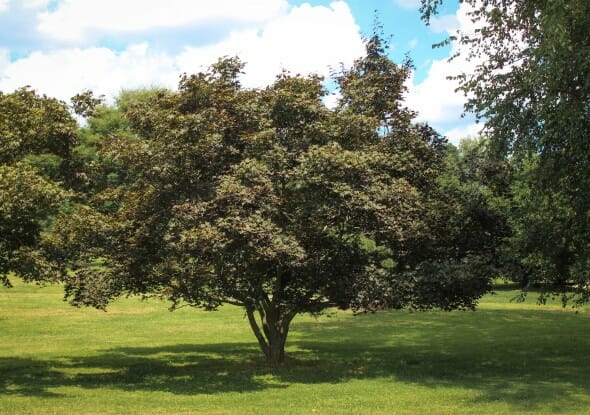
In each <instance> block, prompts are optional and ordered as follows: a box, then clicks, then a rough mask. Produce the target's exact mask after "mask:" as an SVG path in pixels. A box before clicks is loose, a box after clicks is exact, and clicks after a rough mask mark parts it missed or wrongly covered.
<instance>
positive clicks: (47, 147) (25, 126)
mask: <svg viewBox="0 0 590 415" xmlns="http://www.w3.org/2000/svg"><path fill="white" fill-rule="evenodd" d="M76 130H77V125H76V122H75V120H74V119H73V117H72V116H71V114H70V113H69V110H68V107H67V105H66V104H64V103H63V102H60V101H57V100H55V99H53V98H48V97H46V96H39V95H38V94H36V93H35V91H33V90H31V89H28V88H22V89H19V90H16V91H14V92H13V93H10V94H4V93H2V92H0V280H1V281H2V282H4V284H7V285H8V284H10V282H9V280H8V273H9V272H11V271H14V272H17V273H18V274H19V275H21V276H22V277H24V278H25V279H35V280H40V279H47V278H51V279H54V278H55V276H56V268H55V264H52V263H51V262H49V261H47V256H46V255H45V253H44V252H43V250H42V249H41V248H40V245H39V242H40V237H41V230H42V229H43V227H44V225H45V224H46V221H47V219H48V218H49V216H50V215H52V214H55V213H56V209H57V207H58V206H59V204H60V202H61V201H63V200H64V198H65V196H66V192H65V191H64V190H63V188H62V187H60V186H59V184H58V183H57V182H56V181H57V180H61V181H66V180H68V177H70V176H71V174H70V171H71V151H72V148H73V146H74V145H75V144H76V140H77V137H76Z"/></svg>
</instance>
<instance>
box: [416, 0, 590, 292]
mask: <svg viewBox="0 0 590 415" xmlns="http://www.w3.org/2000/svg"><path fill="white" fill-rule="evenodd" d="M441 3H442V0H423V1H422V12H423V17H424V19H425V20H426V21H428V20H429V19H430V18H431V16H432V15H433V14H434V13H436V11H437V7H438V6H439V5H440V4H441ZM465 3H467V4H469V5H470V6H472V9H471V12H470V13H469V16H470V17H471V19H472V21H473V22H474V27H476V28H477V29H476V30H475V32H474V33H458V34H457V36H454V37H452V38H451V39H449V41H456V42H457V43H458V45H459V47H460V53H462V54H463V55H464V56H466V57H467V58H468V59H471V60H475V61H476V62H478V65H477V66H476V68H475V71H474V72H472V73H463V74H458V76H457V79H458V80H459V84H460V88H459V89H460V90H462V91H464V92H465V93H466V95H467V97H468V101H467V105H466V110H468V111H471V112H473V113H475V114H476V116H477V117H478V118H479V119H481V120H483V121H484V122H485V128H486V133H487V135H488V136H489V137H490V139H491V144H492V146H493V147H494V149H495V150H497V151H500V152H501V153H503V154H505V155H508V156H511V157H512V158H513V160H514V162H515V163H517V167H518V169H519V170H521V171H522V176H521V179H522V178H525V177H526V178H525V179H524V180H525V184H522V185H520V187H521V189H520V190H522V191H523V193H521V194H520V195H517V196H516V197H517V198H519V201H517V204H518V205H520V208H518V209H519V211H517V212H516V213H517V216H516V217H517V218H520V219H515V220H517V221H519V220H522V222H518V223H515V226H516V228H518V229H520V230H519V235H520V237H519V239H520V241H521V243H520V244H521V247H522V246H523V245H522V244H524V241H528V242H526V244H527V245H528V248H527V249H525V250H524V251H522V250H521V252H529V253H532V252H537V253H539V252H543V251H547V249H548V246H549V245H551V244H549V245H546V244H547V241H548V240H549V239H551V241H552V242H555V241H559V240H563V241H564V242H563V248H558V247H557V246H554V248H555V249H556V251H557V252H561V253H562V254H557V256H555V255H549V256H547V255H543V258H544V259H543V261H548V263H547V266H544V267H543V268H544V269H545V270H546V272H543V274H544V275H545V277H543V278H542V280H544V281H545V282H547V283H551V281H553V283H555V282H557V283H563V282H566V281H567V282H573V281H576V282H577V283H578V286H580V281H581V280H583V281H586V282H585V283H583V284H581V286H588V284H587V282H588V271H587V267H586V265H587V260H586V259H584V258H588V257H589V255H590V253H589V249H590V248H589V247H590V239H588V235H590V233H589V232H588V231H589V230H590V229H589V222H588V218H589V212H590V192H589V191H588V189H590V176H589V175H588V174H587V172H588V171H590V145H589V141H588V136H589V135H590V110H589V108H590V84H589V83H588V79H590V59H589V56H590V3H589V2H588V1H586V0H519V1H516V0H510V1H506V0H492V1H479V0H468V1H465ZM531 163H532V165H534V167H533V168H531ZM521 179H519V180H521ZM525 188H526V190H524V189H525ZM525 194H528V195H529V196H532V199H533V200H535V202H531V203H528V202H527V203H526V205H527V206H528V207H527V208H526V209H525V210H526V211H527V212H528V213H527V214H524V215H523V214H521V213H519V212H522V209H523V203H524V200H525V199H523V198H522V197H524V195H525ZM539 198H543V199H544V200H543V201H542V200H539ZM566 211H567V212H569V213H567V214H565V212H566ZM534 212H536V213H534ZM534 215H538V217H539V218H541V217H542V218H543V220H542V221H541V220H536V221H535V222H536V223H537V225H538V226H530V225H531V223H530V220H531V219H532V218H533V216H534ZM563 215H565V216H567V220H565V217H564V216H563ZM553 216H559V217H562V219H563V220H561V219H560V220H558V221H557V222H559V223H561V225H558V226H554V225H555V220H554V219H553V218H552V217H553ZM543 221H545V222H544V223H542V222H543ZM547 221H548V222H547ZM529 232H530V233H529ZM527 234H528V235H527ZM566 241H567V242H566ZM531 244H532V245H531ZM566 253H567V254H566ZM526 255H527V256H528V254H526ZM576 258H579V259H580V260H578V259H576ZM580 261H581V262H580ZM582 264H586V265H582ZM550 269H552V271H549V270H550ZM550 275H551V276H550Z"/></svg>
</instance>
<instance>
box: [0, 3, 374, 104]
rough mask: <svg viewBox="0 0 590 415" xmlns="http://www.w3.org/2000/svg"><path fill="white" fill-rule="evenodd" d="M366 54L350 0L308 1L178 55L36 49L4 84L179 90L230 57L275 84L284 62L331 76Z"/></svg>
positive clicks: (1, 69)
mask: <svg viewBox="0 0 590 415" xmlns="http://www.w3.org/2000/svg"><path fill="white" fill-rule="evenodd" d="M121 3H125V2H121ZM64 4H66V3H64ZM68 4H69V3H68ZM100 4H104V3H100ZM277 4H278V3H277ZM362 53H363V44H362V40H361V36H360V33H359V27H358V26H357V25H356V23H355V21H354V19H353V17H352V14H351V11H350V9H349V8H348V6H347V5H346V3H345V2H343V1H336V2H333V3H332V4H330V6H329V7H324V6H316V7H312V6H310V5H309V4H303V5H302V6H300V7H292V8H290V9H289V10H288V11H287V12H285V13H280V14H278V15H276V16H275V17H274V18H273V19H271V20H269V21H267V22H265V23H263V24H258V25H255V26H253V27H252V28H245V29H241V30H235V31H233V32H231V33H230V34H229V35H228V36H227V37H226V38H225V39H222V40H220V41H217V42H215V43H212V44H210V45H204V46H189V47H185V48H182V49H181V50H179V51H178V52H177V53H172V52H166V51H163V50H161V49H157V48H154V47H153V45H152V44H150V43H147V42H138V43H135V44H132V45H129V46H126V47H124V48H122V50H120V51H114V50H111V49H109V48H106V47H87V48H82V47H78V48H75V47H69V48H64V49H55V50H51V51H45V52H40V51H38V52H34V53H32V54H30V55H28V56H26V57H24V58H21V59H18V60H16V61H14V62H10V63H9V62H6V64H5V65H0V90H3V91H11V90H14V89H15V88H18V87H21V86H23V85H27V84H28V85H31V86H32V87H33V88H35V89H37V90H38V91H39V92H42V93H46V94H48V95H51V96H55V97H57V98H60V99H64V100H66V99H69V98H70V97H71V96H73V95H74V94H76V93H78V92H80V91H81V90H83V89H91V90H93V91H95V92H96V93H97V94H105V95H107V97H112V96H113V95H116V94H117V93H118V92H119V91H120V90H121V89H122V88H135V87H142V86H147V87H149V86H164V87H169V88H174V87H175V86H176V84H177V81H178V75H179V74H180V73H181V72H188V73H195V72H198V71H199V70H202V69H203V68H205V67H207V66H209V65H210V64H211V63H214V62H215V61H216V60H217V58H218V57H220V56H224V55H229V56H234V55H238V56H239V57H240V58H241V59H242V60H244V61H245V62H246V63H247V66H246V75H245V76H244V77H243V79H242V81H243V83H244V85H246V86H248V87H257V86H263V85H266V84H268V83H271V82H272V81H273V80H274V78H275V76H276V75H277V74H278V73H279V72H280V71H281V70H282V69H283V68H285V69H288V70H290V71H292V72H293V73H301V74H307V73H311V72H313V73H319V74H321V75H328V74H329V70H330V69H329V68H330V67H337V66H338V65H339V63H340V62H342V63H344V64H350V63H351V62H352V60H353V59H355V58H357V57H359V56H361V54H362ZM1 56H2V55H1V54H0V61H1Z"/></svg>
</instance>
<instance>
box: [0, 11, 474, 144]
mask: <svg viewBox="0 0 590 415" xmlns="http://www.w3.org/2000/svg"><path fill="white" fill-rule="evenodd" d="M446 3H447V4H446V5H445V7H446V8H444V9H442V10H441V13H440V14H439V15H438V16H437V17H436V19H434V20H433V21H432V23H431V25H430V26H426V25H425V24H424V22H422V21H421V20H420V13H419V11H418V8H419V0H0V91H2V92H5V93H10V92H12V91H14V90H15V89H17V88H19V87H23V86H26V85H29V86H31V87H32V88H34V89H35V90H37V91H38V92H39V93H43V94H47V95H49V96H52V97H56V98H59V99H62V100H64V101H69V98H70V97H72V96H73V95H75V94H76V93H78V92H81V91H83V90H87V89H90V90H92V91H94V93H95V94H96V95H105V96H106V97H107V99H108V100H110V101H111V102H112V100H113V98H114V97H116V96H117V94H118V93H119V92H120V91H121V90H122V89H124V88H125V89H129V88H142V87H166V88H171V89H174V88H176V85H177V82H178V79H179V75H180V74H181V73H185V72H186V73H196V72H198V71H201V70H203V69H205V68H207V67H208V66H209V65H210V64H212V63H214V62H215V61H216V60H217V58H219V57H221V56H235V55H237V56H239V57H240V58H241V59H242V60H243V61H245V62H246V69H245V70H246V73H245V74H244V75H243V76H242V84H243V85H244V86H245V87H252V88H255V87H263V86H265V85H268V84H270V83H272V82H273V80H274V79H275V76H276V75H277V74H278V73H280V72H281V70H283V69H287V70H289V71H291V72H292V73H301V74H308V73H318V74H320V75H324V76H325V77H326V78H329V75H330V73H331V72H332V71H333V70H335V69H338V68H340V65H344V66H345V67H346V66H349V65H350V64H351V63H352V62H353V61H354V59H356V58H359V57H361V56H362V54H363V50H364V49H363V40H362V39H363V36H370V35H371V34H372V32H373V26H374V21H375V16H376V15H377V16H378V19H379V21H380V22H381V24H382V26H383V30H384V33H385V35H386V36H387V37H390V42H391V44H390V46H391V47H390V50H389V53H390V57H391V58H392V60H394V61H395V62H398V63H400V62H402V60H403V59H404V57H405V56H409V57H410V58H411V59H412V61H413V63H414V67H415V69H414V71H413V73H412V76H411V78H410V79H409V80H408V83H407V87H408V93H407V95H406V98H405V99H406V104H407V105H408V106H409V107H410V108H412V109H414V110H416V111H417V112H418V121H421V122H428V123H429V124H430V125H431V126H433V127H434V128H435V129H436V130H437V131H438V132H439V133H441V134H443V135H446V136H447V137H448V138H449V140H450V141H451V142H454V143H457V142H458V141H459V139H461V138H464V137H467V136H473V135H476V134H477V133H478V131H479V126H478V125H476V124H475V122H474V120H473V117H471V116H466V117H462V112H463V102H464V97H463V96H462V94H460V93H456V92H454V90H455V88H456V85H455V84H454V83H453V82H452V81H449V80H447V79H446V77H447V76H449V75H453V74H458V73H459V72H460V71H462V70H465V69H466V68H469V65H470V63H468V62H465V61H463V60H462V59H456V60H454V61H452V62H448V57H449V56H451V55H452V54H453V53H454V52H455V50H454V47H453V46H447V47H446V48H439V49H433V48H432V44H434V43H437V42H440V41H441V40H443V39H445V37H446V36H447V35H448V34H449V33H454V32H455V30H456V29H458V28H461V29H468V28H469V24H470V22H469V19H468V18H466V14H465V13H466V10H465V9H464V7H465V5H464V4H461V5H459V4H458V3H457V2H455V1H454V0H449V1H447V2H446ZM336 99H337V95H331V96H330V97H328V99H327V100H326V103H327V105H331V104H333V103H334V101H335V100H336Z"/></svg>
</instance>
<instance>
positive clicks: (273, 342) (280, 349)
mask: <svg viewBox="0 0 590 415" xmlns="http://www.w3.org/2000/svg"><path fill="white" fill-rule="evenodd" d="M246 314H247V315H248V321H249V322H250V327H251V328H252V331H253V332H254V336H255V337H256V340H258V344H259V345H260V348H261V349H262V352H263V353H264V355H265V356H266V362H267V363H268V364H269V365H270V366H275V367H276V366H282V365H283V364H284V363H285V344H286V342H287V336H288V334H289V325H290V324H291V321H292V320H293V317H295V314H296V313H293V312H288V311H286V310H283V309H281V307H277V306H274V305H272V304H271V303H269V302H267V303H263V302H261V303H260V304H258V305H257V306H256V307H247V308H246ZM256 314H258V317H259V318H258V319H257V318H256Z"/></svg>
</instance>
